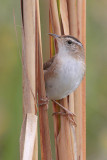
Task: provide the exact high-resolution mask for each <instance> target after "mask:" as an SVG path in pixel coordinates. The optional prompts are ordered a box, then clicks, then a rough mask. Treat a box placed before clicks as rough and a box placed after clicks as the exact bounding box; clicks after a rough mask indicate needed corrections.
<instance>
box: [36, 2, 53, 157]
mask: <svg viewBox="0 0 107 160" xmlns="http://www.w3.org/2000/svg"><path fill="white" fill-rule="evenodd" d="M36 26H37V28H36V29H37V30H36V36H37V37H36V40H37V42H36V51H38V52H37V53H36V54H37V58H38V60H37V61H38V78H37V80H38V82H37V84H38V105H39V124H40V143H41V159H42V160H52V155H51V146H50V135H49V122H48V110H47V109H48V105H47V104H45V101H43V100H46V92H45V83H44V73H43V58H42V42H41V29H40V11H39V1H38V0H36ZM42 99H43V100H42Z"/></svg>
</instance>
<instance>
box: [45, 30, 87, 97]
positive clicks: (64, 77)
mask: <svg viewBox="0 0 107 160" xmlns="http://www.w3.org/2000/svg"><path fill="white" fill-rule="evenodd" d="M49 35H50V36H53V37H54V38H55V39H56V41H57V45H58V53H57V54H56V55H55V56H54V57H52V58H51V59H50V60H49V61H47V62H46V63H45V64H44V78H45V88H46V95H47V97H48V98H49V99H51V100H60V99H62V98H65V97H66V96H68V95H69V94H71V93H72V92H73V91H75V89H76V88H77V87H78V86H79V84H80V83H81V81H82V79H83V76H84V73H85V62H84V60H85V57H84V48H83V45H82V43H81V42H80V41H79V40H78V39H76V38H74V37H72V36H70V35H63V36H58V35H56V34H51V33H50V34H49Z"/></svg>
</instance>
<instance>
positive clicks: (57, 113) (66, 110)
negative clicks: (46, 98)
mask: <svg viewBox="0 0 107 160" xmlns="http://www.w3.org/2000/svg"><path fill="white" fill-rule="evenodd" d="M52 101H53V102H55V103H56V104H58V105H59V106H60V107H61V108H62V109H63V110H64V111H65V112H55V113H53V114H52V115H62V116H67V118H68V119H69V121H70V122H71V124H72V125H74V126H77V124H76V122H75V120H74V118H75V117H76V115H75V114H74V113H72V112H70V111H69V110H68V109H66V108H65V107H64V106H63V105H61V104H60V103H58V102H57V101H55V100H52Z"/></svg>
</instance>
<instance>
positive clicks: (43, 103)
mask: <svg viewBox="0 0 107 160" xmlns="http://www.w3.org/2000/svg"><path fill="white" fill-rule="evenodd" d="M48 102H49V99H48V98H47V97H46V98H40V102H39V103H38V106H39V107H41V106H44V105H47V104H48ZM47 109H48V108H47Z"/></svg>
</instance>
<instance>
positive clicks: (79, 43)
mask: <svg viewBox="0 0 107 160" xmlns="http://www.w3.org/2000/svg"><path fill="white" fill-rule="evenodd" d="M67 40H71V41H72V42H74V43H76V44H78V45H79V46H81V47H83V45H82V43H81V42H78V41H76V39H73V38H67Z"/></svg>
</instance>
